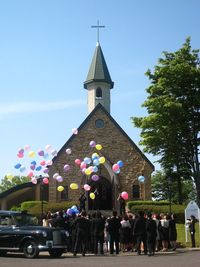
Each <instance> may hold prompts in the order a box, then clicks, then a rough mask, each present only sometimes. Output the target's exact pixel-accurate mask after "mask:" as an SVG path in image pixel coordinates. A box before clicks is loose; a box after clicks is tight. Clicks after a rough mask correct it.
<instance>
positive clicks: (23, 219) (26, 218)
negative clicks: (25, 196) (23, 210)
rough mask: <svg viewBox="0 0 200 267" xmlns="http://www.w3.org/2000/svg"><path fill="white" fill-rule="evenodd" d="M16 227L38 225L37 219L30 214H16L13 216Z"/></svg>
mask: <svg viewBox="0 0 200 267" xmlns="http://www.w3.org/2000/svg"><path fill="white" fill-rule="evenodd" d="M15 221H16V225H17V226H23V225H38V219H37V218H36V217H35V216H33V215H30V214H18V215H16V216H15Z"/></svg>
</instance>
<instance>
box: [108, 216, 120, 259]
mask: <svg viewBox="0 0 200 267" xmlns="http://www.w3.org/2000/svg"><path fill="white" fill-rule="evenodd" d="M120 228H121V222H120V219H119V218H118V217H117V211H113V216H112V217H111V218H110V219H109V220H108V226H107V231H108V233H109V235H110V240H109V241H110V254H113V253H114V244H115V248H116V254H119V229H120Z"/></svg>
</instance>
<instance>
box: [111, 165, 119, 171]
mask: <svg viewBox="0 0 200 267" xmlns="http://www.w3.org/2000/svg"><path fill="white" fill-rule="evenodd" d="M112 170H113V171H114V172H116V171H118V170H119V165H118V164H114V165H113V166H112Z"/></svg>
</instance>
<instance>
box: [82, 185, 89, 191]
mask: <svg viewBox="0 0 200 267" xmlns="http://www.w3.org/2000/svg"><path fill="white" fill-rule="evenodd" d="M83 188H84V190H85V191H90V189H91V186H90V185H89V184H84V186H83Z"/></svg>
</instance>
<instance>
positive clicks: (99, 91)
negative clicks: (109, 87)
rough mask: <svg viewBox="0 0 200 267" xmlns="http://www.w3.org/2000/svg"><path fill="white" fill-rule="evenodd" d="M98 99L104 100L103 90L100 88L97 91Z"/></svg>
mask: <svg viewBox="0 0 200 267" xmlns="http://www.w3.org/2000/svg"><path fill="white" fill-rule="evenodd" d="M96 98H102V90H101V88H100V87H98V88H97V90H96Z"/></svg>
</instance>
